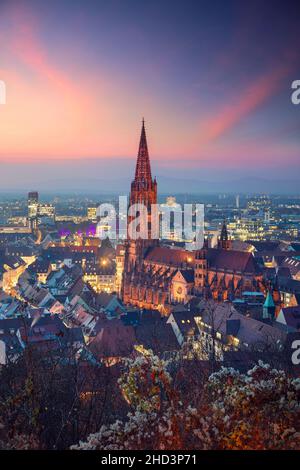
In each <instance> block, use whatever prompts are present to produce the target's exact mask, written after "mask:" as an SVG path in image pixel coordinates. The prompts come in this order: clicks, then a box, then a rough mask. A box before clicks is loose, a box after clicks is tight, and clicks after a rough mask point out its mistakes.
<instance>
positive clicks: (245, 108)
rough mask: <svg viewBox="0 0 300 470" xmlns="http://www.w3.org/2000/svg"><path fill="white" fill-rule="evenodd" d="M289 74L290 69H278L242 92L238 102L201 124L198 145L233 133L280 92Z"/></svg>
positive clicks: (228, 105)
mask: <svg viewBox="0 0 300 470" xmlns="http://www.w3.org/2000/svg"><path fill="white" fill-rule="evenodd" d="M289 72H290V68H289V67H278V68H277V69H273V70H272V71H271V72H269V73H268V74H266V75H264V76H263V77H259V78H258V79H257V80H256V81H255V82H254V83H252V84H251V85H249V86H248V87H247V88H245V89H244V90H242V92H241V93H240V94H239V96H238V97H237V99H236V100H234V101H233V102H232V103H226V104H225V106H223V107H221V108H220V109H219V110H218V111H217V113H216V115H215V116H214V117H212V118H209V119H208V120H206V121H204V122H202V123H201V136H200V142H198V143H197V145H199V144H200V145H206V144H209V143H211V142H214V141H216V140H217V139H219V138H220V137H222V136H223V135H224V134H226V133H227V132H229V131H231V129H233V128H234V127H235V126H236V125H238V124H239V122H240V121H241V120H242V119H243V118H245V117H247V116H248V115H250V114H251V113H253V112H254V111H255V110H257V109H258V108H259V107H260V106H262V105H263V104H264V103H265V102H266V101H267V100H268V99H269V98H271V97H272V96H273V95H274V94H275V93H276V92H277V91H278V90H279V88H280V85H281V83H282V80H283V79H284V78H285V77H287V76H288V74H289Z"/></svg>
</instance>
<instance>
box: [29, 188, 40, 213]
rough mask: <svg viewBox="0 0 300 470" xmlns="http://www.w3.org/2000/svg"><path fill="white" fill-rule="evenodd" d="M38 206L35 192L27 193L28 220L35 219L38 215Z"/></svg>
mask: <svg viewBox="0 0 300 470" xmlns="http://www.w3.org/2000/svg"><path fill="white" fill-rule="evenodd" d="M38 205H39V193H38V192H37V191H31V192H29V193H28V200H27V206H28V218H29V219H32V218H34V217H37V213H38Z"/></svg>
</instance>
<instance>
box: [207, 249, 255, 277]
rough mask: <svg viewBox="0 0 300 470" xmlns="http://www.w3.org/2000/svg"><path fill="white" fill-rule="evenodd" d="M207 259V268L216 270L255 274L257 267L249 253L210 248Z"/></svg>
mask: <svg viewBox="0 0 300 470" xmlns="http://www.w3.org/2000/svg"><path fill="white" fill-rule="evenodd" d="M207 258H208V261H209V266H210V267H211V268H215V269H217V270H227V271H236V272H247V273H257V272H258V266H257V264H256V262H255V259H254V257H253V255H252V254H251V253H247V252H245V251H235V250H221V249H216V248H210V249H209V250H208V254H207Z"/></svg>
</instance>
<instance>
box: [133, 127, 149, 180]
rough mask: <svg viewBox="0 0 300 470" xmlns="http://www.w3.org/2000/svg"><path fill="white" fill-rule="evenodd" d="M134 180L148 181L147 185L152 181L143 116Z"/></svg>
mask: <svg viewBox="0 0 300 470" xmlns="http://www.w3.org/2000/svg"><path fill="white" fill-rule="evenodd" d="M135 181H136V182H139V183H142V182H143V183H146V184H147V183H148V185H149V186H150V185H151V182H152V176H151V166H150V160H149V153H148V145H147V138H146V130H145V120H144V118H143V120H142V131H141V137H140V145H139V151H138V156H137V162H136V168H135Z"/></svg>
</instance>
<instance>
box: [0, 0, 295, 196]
mask: <svg viewBox="0 0 300 470" xmlns="http://www.w3.org/2000/svg"><path fill="white" fill-rule="evenodd" d="M297 3H299V2H290V4H289V2H283V1H281V2H276V1H269V2H261V1H258V2H256V1H251V2H250V1H249V2H244V1H243V2H241V1H236V2H234V1H223V2H221V1H219V2H215V1H212V0H210V1H189V0H187V1H185V2H183V1H178V2H177V1H174V0H173V1H167V0H160V1H156V0H151V1H150V0H149V1H148V0H142V1H141V0H140V1H136V0H119V1H115V0H99V1H97V2H96V1H89V0H86V1H78V0H72V1H71V0H70V1H67V0H59V1H57V0H54V1H53V0H52V1H51V2H43V1H41V0H39V1H34V0H26V1H14V0H8V1H5V0H0V44H1V49H0V80H3V81H5V83H6V87H7V103H6V105H4V106H0V161H1V165H2V169H4V170H3V171H4V172H3V171H2V173H1V174H2V176H1V177H0V183H1V184H2V186H3V187H5V188H6V187H8V185H9V184H12V186H13V185H14V184H15V183H16V181H17V182H18V184H20V182H21V181H23V180H22V178H24V177H26V175H25V176H24V173H23V176H22V178H21V177H20V175H16V173H15V172H16V171H17V170H18V169H22V168H27V169H28V168H31V169H32V168H34V165H37V166H36V168H38V171H37V172H36V178H38V177H39V175H40V174H41V173H42V172H43V168H50V169H52V170H53V169H54V168H55V169H59V165H63V168H67V164H66V160H67V161H71V162H74V160H76V162H74V172H75V173H73V174H72V175H70V172H69V173H68V177H69V178H70V179H71V178H72V177H75V178H77V177H79V176H80V174H81V172H82V170H83V168H85V170H84V171H86V165H89V164H90V162H91V161H92V160H93V161H94V160H95V159H96V160H97V162H94V163H92V165H91V167H93V165H95V164H96V166H97V168H101V161H103V164H104V166H103V168H104V167H105V171H104V173H103V175H104V174H105V175H106V173H105V172H112V173H113V174H115V173H117V172H118V165H116V164H117V162H119V161H120V160H122V161H123V166H124V167H126V165H125V162H127V161H129V162H131V163H132V164H134V159H135V158H136V153H137V143H138V137H139V132H140V125H141V119H142V117H143V116H144V117H145V120H146V130H147V135H148V141H149V147H150V154H151V159H152V162H153V166H154V169H155V171H154V173H155V172H156V173H158V174H159V173H161V174H167V171H168V169H169V168H170V167H172V175H173V174H174V175H175V174H176V172H177V177H179V175H180V174H184V175H185V176H186V177H193V176H195V175H203V177H204V178H208V179H210V180H212V179H213V178H214V175H215V176H216V180H217V179H218V178H219V179H220V178H222V177H224V178H228V174H231V175H233V176H234V177H241V178H242V177H246V176H247V175H250V176H253V177H256V176H259V177H261V176H262V175H264V176H265V175H266V174H270V175H272V177H280V178H284V179H289V178H295V177H296V176H295V175H296V173H297V172H298V171H299V170H300V106H295V105H292V103H291V100H290V95H291V83H292V81H293V80H295V79H300V9H299V6H298V7H297V6H296V5H297ZM98 160H99V161H98ZM131 163H130V164H131ZM43 165H45V166H44V167H43ZM121 167H122V162H121V166H120V168H121ZM131 169H132V168H131V166H130V171H131ZM64 171H65V170H64ZM29 173H31V179H28V184H32V183H34V179H33V177H32V171H31V170H30V171H29ZM222 175H223V176H222ZM120 176H122V175H120ZM68 177H67V175H66V172H65V178H66V180H64V181H65V183H64V184H68V182H67V179H68ZM10 178H11V179H12V180H13V178H17V180H16V179H15V180H14V181H11V182H10ZM18 178H19V179H18ZM23 183H24V184H23V187H26V181H25V182H24V181H23ZM187 189H188V188H187Z"/></svg>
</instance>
